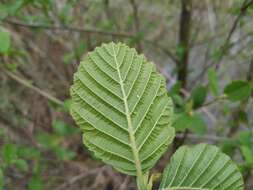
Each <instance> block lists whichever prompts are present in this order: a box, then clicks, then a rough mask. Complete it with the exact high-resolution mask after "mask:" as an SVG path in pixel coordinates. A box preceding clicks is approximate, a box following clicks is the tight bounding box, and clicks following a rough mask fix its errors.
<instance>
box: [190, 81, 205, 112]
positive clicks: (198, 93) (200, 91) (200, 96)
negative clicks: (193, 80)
mask: <svg viewBox="0 0 253 190" xmlns="http://www.w3.org/2000/svg"><path fill="white" fill-rule="evenodd" d="M206 96H207V88H206V87H205V86H197V87H195V88H194V89H193V91H192V94H191V98H192V100H193V108H194V109H197V108H199V107H200V106H202V104H203V103H204V102H205V100H206Z"/></svg>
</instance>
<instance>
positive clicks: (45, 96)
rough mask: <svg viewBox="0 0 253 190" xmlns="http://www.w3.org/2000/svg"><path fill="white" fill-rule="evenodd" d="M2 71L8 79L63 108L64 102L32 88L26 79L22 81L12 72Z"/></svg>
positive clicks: (34, 87) (36, 88)
mask: <svg viewBox="0 0 253 190" xmlns="http://www.w3.org/2000/svg"><path fill="white" fill-rule="evenodd" d="M2 71H3V72H4V73H5V74H6V75H7V76H8V77H10V78H11V79H13V80H15V81H16V82H18V83H20V84H22V85H23V86H25V87H27V88H29V89H31V90H33V91H35V92H37V93H38V94H40V95H41V96H43V97H44V98H46V99H48V100H50V101H52V102H54V103H55V104H57V105H60V106H63V105H64V102H63V101H61V100H59V99H57V98H55V97H54V96H52V95H51V94H49V93H47V92H45V91H43V90H41V89H39V88H38V87H36V86H33V85H32V84H30V83H29V81H27V80H26V79H22V78H20V77H19V76H17V75H15V74H14V73H12V72H9V71H7V70H5V69H2Z"/></svg>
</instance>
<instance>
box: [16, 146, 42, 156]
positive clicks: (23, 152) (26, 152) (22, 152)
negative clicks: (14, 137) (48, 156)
mask: <svg viewBox="0 0 253 190" xmlns="http://www.w3.org/2000/svg"><path fill="white" fill-rule="evenodd" d="M18 156H19V157H22V158H27V159H31V158H36V159H38V158H39V157H40V156H41V152H40V150H39V149H37V148H33V147H27V146H23V147H19V148H18Z"/></svg>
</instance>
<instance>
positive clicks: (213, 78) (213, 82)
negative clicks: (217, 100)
mask: <svg viewBox="0 0 253 190" xmlns="http://www.w3.org/2000/svg"><path fill="white" fill-rule="evenodd" d="M207 74H208V86H209V87H210V89H211V91H212V93H213V95H215V96H217V95H218V93H219V91H218V77H217V73H216V71H215V70H214V69H213V68H211V69H209V70H208V72H207Z"/></svg>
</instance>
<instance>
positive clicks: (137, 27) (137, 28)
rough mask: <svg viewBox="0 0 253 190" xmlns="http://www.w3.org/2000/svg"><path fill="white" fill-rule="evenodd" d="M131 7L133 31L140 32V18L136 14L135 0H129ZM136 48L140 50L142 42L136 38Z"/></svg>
mask: <svg viewBox="0 0 253 190" xmlns="http://www.w3.org/2000/svg"><path fill="white" fill-rule="evenodd" d="M130 3H131V5H132V9H133V17H134V32H135V34H137V35H138V34H140V19H139V15H138V5H137V3H136V1H135V0H130ZM137 40H138V41H137V49H138V51H139V52H142V44H141V42H140V40H139V39H137Z"/></svg>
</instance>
